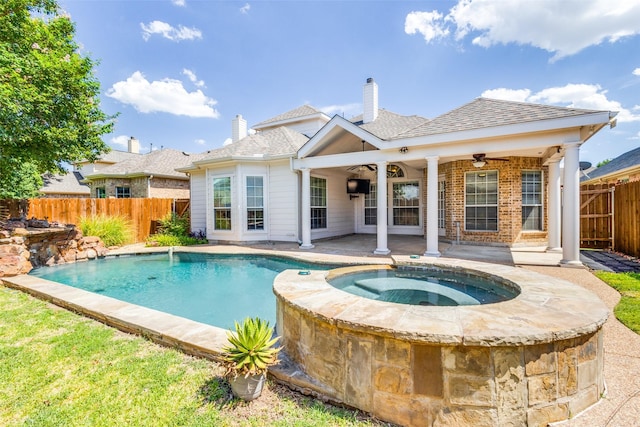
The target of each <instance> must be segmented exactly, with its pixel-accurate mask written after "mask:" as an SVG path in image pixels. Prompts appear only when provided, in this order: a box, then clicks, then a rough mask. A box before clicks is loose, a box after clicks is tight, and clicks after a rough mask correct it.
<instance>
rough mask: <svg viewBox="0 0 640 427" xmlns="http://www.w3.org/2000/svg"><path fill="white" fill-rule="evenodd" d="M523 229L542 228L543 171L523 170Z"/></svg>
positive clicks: (535, 229) (536, 229) (537, 229)
mask: <svg viewBox="0 0 640 427" xmlns="http://www.w3.org/2000/svg"><path fill="white" fill-rule="evenodd" d="M522 229H523V230H527V231H540V230H542V172H541V171H523V172H522Z"/></svg>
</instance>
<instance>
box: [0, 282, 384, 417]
mask: <svg viewBox="0 0 640 427" xmlns="http://www.w3.org/2000/svg"><path fill="white" fill-rule="evenodd" d="M0 425H2V426H6V427H9V426H25V425H34V426H44V427H47V426H65V427H66V426H123V425H126V426H204V425H207V426H213V425H215V426H263V425H269V426H287V427H290V426H374V425H376V426H380V425H387V424H383V423H380V422H378V421H376V420H373V419H369V418H367V417H366V416H365V415H363V414H362V413H360V412H357V411H350V410H346V409H341V408H336V407H333V406H330V405H326V404H323V403H321V402H319V401H316V400H314V399H310V398H307V397H304V396H301V395H299V394H297V393H294V392H292V391H290V390H288V389H287V388H285V387H283V386H279V385H275V384H272V383H269V384H268V385H267V388H266V390H265V391H264V392H263V395H262V397H260V398H259V399H258V400H256V401H253V402H249V403H244V402H240V401H237V400H235V399H232V398H231V394H230V390H229V388H228V385H227V383H226V381H225V380H223V378H222V377H221V376H220V367H219V366H218V365H217V364H215V363H214V362H211V361H207V360H204V359H198V358H194V357H190V356H187V355H185V354H183V353H180V352H179V351H177V350H174V349H169V348H165V347H161V346H159V345H156V344H153V343H151V342H149V341H147V340H145V339H144V338H141V337H136V336H132V335H128V334H124V333H121V332H119V331H117V330H115V329H113V328H110V327H108V326H105V325H103V324H101V323H98V322H96V321H93V320H90V319H87V318H84V317H81V316H78V315H76V314H74V313H71V312H69V311H66V310H63V309H60V308H57V307H55V306H52V305H50V304H48V303H46V302H43V301H40V300H38V299H35V298H33V297H31V296H28V295H26V294H24V293H22V292H18V291H15V290H12V289H8V288H4V287H1V286H0Z"/></svg>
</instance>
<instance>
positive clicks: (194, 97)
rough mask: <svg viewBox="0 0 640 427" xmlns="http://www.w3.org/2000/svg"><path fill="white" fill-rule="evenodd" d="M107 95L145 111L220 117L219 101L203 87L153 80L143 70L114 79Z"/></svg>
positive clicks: (167, 80) (172, 81) (142, 111)
mask: <svg viewBox="0 0 640 427" xmlns="http://www.w3.org/2000/svg"><path fill="white" fill-rule="evenodd" d="M107 96H109V97H111V98H114V99H116V100H118V101H120V102H122V103H124V104H129V105H132V106H133V107H134V108H135V109H136V110H138V111H140V112H141V113H154V112H163V113H169V114H174V115H177V116H188V117H210V118H218V116H219V113H218V111H217V110H215V109H214V108H213V106H214V105H216V104H217V101H216V100H214V99H211V98H209V97H207V96H205V95H204V94H203V93H202V91H200V90H196V91H195V92H188V91H187V90H186V89H185V88H184V86H183V85H182V82H181V81H180V80H174V79H162V80H156V81H152V82H149V81H148V80H147V79H146V78H145V77H144V75H143V74H142V73H141V72H140V71H136V72H134V73H133V74H132V75H131V76H130V77H129V78H127V80H125V81H120V82H117V83H114V84H113V86H111V88H109V90H107Z"/></svg>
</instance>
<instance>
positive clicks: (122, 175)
mask: <svg viewBox="0 0 640 427" xmlns="http://www.w3.org/2000/svg"><path fill="white" fill-rule="evenodd" d="M200 157H201V155H197V154H196V155H194V154H189V153H185V152H182V151H178V150H173V149H161V150H155V151H151V152H150V153H147V154H141V155H138V156H135V157H132V158H128V159H126V160H123V161H120V162H118V163H115V164H113V165H110V166H107V167H104V168H100V169H99V170H97V171H95V172H93V173H90V174H88V175H85V178H84V181H83V182H84V183H86V184H87V185H88V186H89V188H90V192H91V197H96V198H105V197H114V198H132V197H135V198H174V199H188V198H189V176H188V175H187V174H185V173H184V172H178V171H176V169H179V168H181V167H184V166H186V165H189V164H191V163H192V162H193V161H195V160H197V159H198V158H200Z"/></svg>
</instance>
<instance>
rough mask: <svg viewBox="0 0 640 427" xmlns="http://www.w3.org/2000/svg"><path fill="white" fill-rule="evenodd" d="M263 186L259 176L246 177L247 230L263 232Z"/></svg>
mask: <svg viewBox="0 0 640 427" xmlns="http://www.w3.org/2000/svg"><path fill="white" fill-rule="evenodd" d="M263 194H264V185H263V179H262V177H261V176H248V177H247V230H264V197H263Z"/></svg>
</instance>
